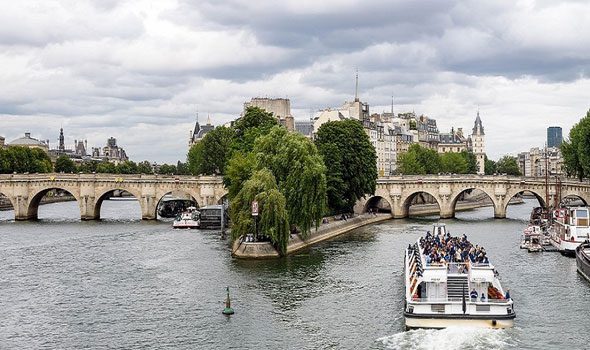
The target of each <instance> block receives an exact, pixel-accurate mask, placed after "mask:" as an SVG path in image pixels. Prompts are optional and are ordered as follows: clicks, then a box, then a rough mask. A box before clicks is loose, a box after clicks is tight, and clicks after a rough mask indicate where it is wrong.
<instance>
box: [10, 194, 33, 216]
mask: <svg viewBox="0 0 590 350" xmlns="http://www.w3.org/2000/svg"><path fill="white" fill-rule="evenodd" d="M12 203H14V206H13V208H14V220H16V221H25V220H34V219H37V215H36V213H37V211H36V210H35V214H33V213H29V198H28V197H26V196H20V195H19V196H16V197H14V198H12Z"/></svg>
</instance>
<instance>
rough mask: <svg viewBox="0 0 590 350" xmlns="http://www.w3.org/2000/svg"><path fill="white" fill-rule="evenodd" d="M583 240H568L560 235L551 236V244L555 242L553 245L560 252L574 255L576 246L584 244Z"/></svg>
mask: <svg viewBox="0 0 590 350" xmlns="http://www.w3.org/2000/svg"><path fill="white" fill-rule="evenodd" d="M582 243H583V242H581V241H580V242H578V241H566V240H563V239H561V238H559V237H555V236H552V237H551V244H553V246H554V247H555V248H557V250H559V252H560V253H562V254H566V255H572V256H573V255H574V254H575V253H576V248H577V247H578V246H579V245H580V244H582Z"/></svg>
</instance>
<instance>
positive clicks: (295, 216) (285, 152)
mask: <svg viewBox="0 0 590 350" xmlns="http://www.w3.org/2000/svg"><path fill="white" fill-rule="evenodd" d="M253 153H254V155H255V157H256V169H257V170H259V169H263V168H268V169H270V171H271V172H272V174H273V175H274V177H275V179H276V181H277V185H278V188H279V191H281V193H282V194H283V195H284V196H285V199H286V201H287V213H288V217H289V223H290V224H291V225H294V226H296V227H297V228H299V229H300V230H301V233H302V235H303V236H304V237H305V236H306V235H307V234H308V233H309V231H310V229H311V226H312V224H313V223H315V226H316V228H317V227H318V226H319V224H320V220H321V219H322V217H323V215H324V212H325V209H326V167H325V165H324V162H323V160H322V157H321V155H320V154H319V152H318V150H317V148H316V146H315V145H314V144H313V142H311V141H310V140H309V139H307V138H306V137H305V136H303V135H301V134H299V133H294V132H288V131H287V129H285V128H283V127H280V126H275V127H274V128H272V129H271V130H270V132H269V133H268V135H265V136H262V137H260V138H259V139H257V140H256V143H255V145H254V149H253Z"/></svg>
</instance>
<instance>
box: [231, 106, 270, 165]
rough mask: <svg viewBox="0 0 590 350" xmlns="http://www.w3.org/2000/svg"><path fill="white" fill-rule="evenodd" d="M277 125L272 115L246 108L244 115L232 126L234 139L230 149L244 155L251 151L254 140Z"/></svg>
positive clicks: (262, 110)
mask: <svg viewBox="0 0 590 350" xmlns="http://www.w3.org/2000/svg"><path fill="white" fill-rule="evenodd" d="M277 125H279V122H278V121H277V118H275V117H274V116H273V114H272V113H269V112H267V111H265V110H264V109H261V108H258V107H248V108H246V111H245V112H244V115H243V116H242V117H241V118H239V119H238V120H236V122H235V123H234V125H233V129H234V132H235V137H234V140H233V143H232V149H233V150H234V151H239V152H242V153H244V154H245V153H248V152H250V151H252V149H253V148H254V142H255V141H256V139H257V138H258V137H260V136H262V135H266V134H268V133H269V132H270V129H272V128H273V127H274V126H277Z"/></svg>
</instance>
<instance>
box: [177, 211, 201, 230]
mask: <svg viewBox="0 0 590 350" xmlns="http://www.w3.org/2000/svg"><path fill="white" fill-rule="evenodd" d="M200 226H201V221H200V219H199V211H198V210H197V208H195V207H188V208H187V209H186V211H185V212H183V213H182V214H180V215H178V216H177V217H176V219H174V222H173V223H172V227H173V228H199V227H200Z"/></svg>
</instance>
